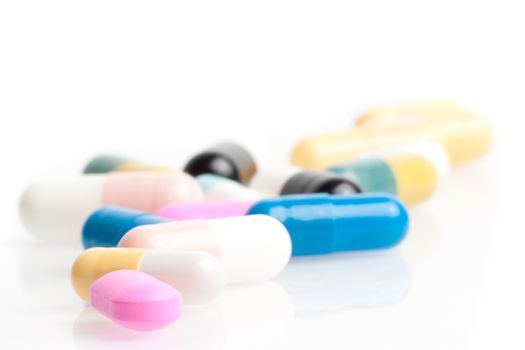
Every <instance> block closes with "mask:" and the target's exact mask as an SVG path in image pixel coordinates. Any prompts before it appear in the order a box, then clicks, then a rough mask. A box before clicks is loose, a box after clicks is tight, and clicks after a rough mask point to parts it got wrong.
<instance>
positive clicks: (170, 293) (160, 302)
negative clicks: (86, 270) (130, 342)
mask: <svg viewBox="0 0 525 350" xmlns="http://www.w3.org/2000/svg"><path fill="white" fill-rule="evenodd" d="M91 305H92V306H93V307H94V308H95V309H96V310H98V311H99V312H100V313H102V314H103V315H105V316H106V317H108V318H109V319H111V320H113V321H115V322H116V323H118V324H120V325H121V326H124V327H126V328H130V329H134V330H137V331H154V330H157V329H160V328H164V327H166V326H168V325H170V324H171V323H173V322H175V320H176V319H177V318H178V317H179V316H180V314H181V311H182V296H181V294H180V293H179V292H178V291H177V290H176V289H175V288H173V287H171V286H169V285H168V284H166V283H164V282H161V281H159V280H158V279H156V278H154V277H151V276H150V275H148V274H145V273H144V272H140V271H135V270H117V271H113V272H110V273H108V274H105V275H104V276H102V277H100V278H99V279H98V280H96V281H95V282H94V283H93V284H92V285H91Z"/></svg>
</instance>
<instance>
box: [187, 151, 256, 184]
mask: <svg viewBox="0 0 525 350" xmlns="http://www.w3.org/2000/svg"><path fill="white" fill-rule="evenodd" d="M256 170H257V169H256V164H255V160H254V159H253V157H252V156H251V154H250V153H249V152H248V151H247V150H246V149H245V148H244V147H242V146H240V145H238V144H235V143H230V142H223V143H219V144H217V145H215V146H212V147H210V148H208V149H206V150H204V151H202V152H201V153H199V154H197V155H196V156H194V157H193V158H191V159H190V160H189V161H188V163H187V164H186V166H185V167H184V171H185V172H187V173H189V174H191V175H193V176H197V175H201V174H207V173H211V174H216V175H219V176H223V177H226V178H229V179H232V180H235V181H238V182H240V183H243V184H247V183H248V182H249V181H250V179H251V178H252V177H253V175H254V174H255V171H256Z"/></svg>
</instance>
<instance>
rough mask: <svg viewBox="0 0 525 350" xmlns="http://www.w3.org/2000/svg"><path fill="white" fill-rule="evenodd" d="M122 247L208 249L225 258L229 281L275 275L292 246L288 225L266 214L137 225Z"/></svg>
mask: <svg viewBox="0 0 525 350" xmlns="http://www.w3.org/2000/svg"><path fill="white" fill-rule="evenodd" d="M119 247H136V248H145V249H171V250H197V251H205V252H208V253H211V254H213V255H215V256H216V257H217V258H218V259H219V260H220V261H221V262H222V264H223V266H224V272H225V275H226V282H227V283H235V282H245V281H254V280H265V279H269V278H272V277H274V276H275V275H277V274H278V273H279V272H281V271H282V270H283V269H284V267H285V266H286V264H287V263H288V261H289V259H290V255H291V250H292V245H291V241H290V236H289V234H288V231H287V230H286V228H285V227H284V226H283V224H281V223H280V222H279V221H278V220H276V219H274V218H273V217H270V216H266V215H248V216H240V217H233V218H225V219H216V220H207V221H206V220H188V221H177V222H168V223H162V224H155V225H143V226H138V227H135V228H134V229H132V230H130V231H129V232H128V233H127V234H126V235H124V237H122V239H121V240H120V242H119Z"/></svg>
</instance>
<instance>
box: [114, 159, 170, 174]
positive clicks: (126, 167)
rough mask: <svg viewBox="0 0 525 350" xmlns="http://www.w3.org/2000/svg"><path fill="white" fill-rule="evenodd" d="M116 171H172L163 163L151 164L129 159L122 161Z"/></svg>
mask: <svg viewBox="0 0 525 350" xmlns="http://www.w3.org/2000/svg"><path fill="white" fill-rule="evenodd" d="M115 171H152V172H164V171H171V169H170V168H169V167H167V166H163V165H149V164H144V163H140V162H133V161H127V162H123V163H120V164H119V165H118V166H117V167H116V168H115Z"/></svg>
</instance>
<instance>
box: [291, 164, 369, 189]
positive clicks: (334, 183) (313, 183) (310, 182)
mask: <svg viewBox="0 0 525 350" xmlns="http://www.w3.org/2000/svg"><path fill="white" fill-rule="evenodd" d="M361 192H362V190H361V188H360V187H359V186H358V185H357V184H356V183H354V182H353V181H352V180H350V179H347V178H345V177H342V176H339V175H337V174H331V173H326V172H322V171H315V170H304V171H301V172H299V173H297V174H295V175H293V176H292V177H291V178H290V179H288V181H286V183H285V184H284V186H283V188H282V189H281V194H282V195H285V194H299V193H329V194H352V193H361Z"/></svg>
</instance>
